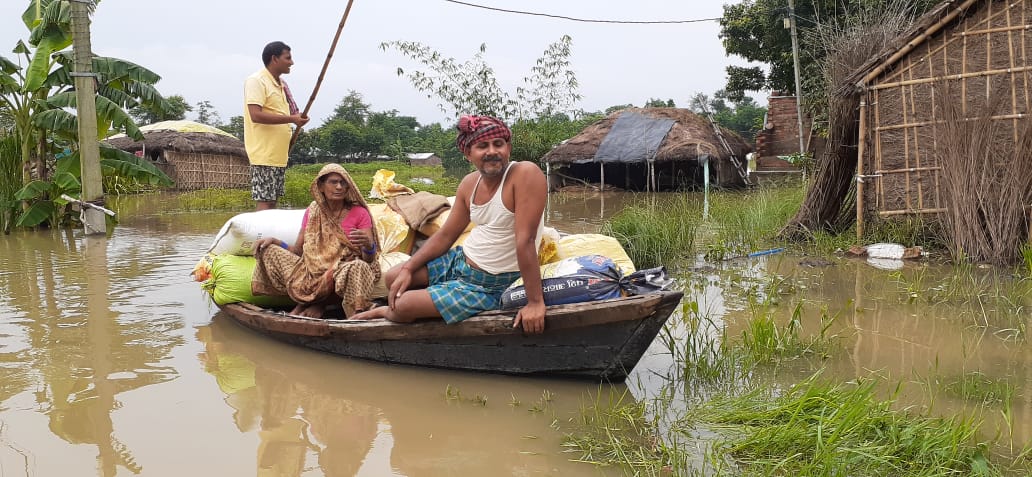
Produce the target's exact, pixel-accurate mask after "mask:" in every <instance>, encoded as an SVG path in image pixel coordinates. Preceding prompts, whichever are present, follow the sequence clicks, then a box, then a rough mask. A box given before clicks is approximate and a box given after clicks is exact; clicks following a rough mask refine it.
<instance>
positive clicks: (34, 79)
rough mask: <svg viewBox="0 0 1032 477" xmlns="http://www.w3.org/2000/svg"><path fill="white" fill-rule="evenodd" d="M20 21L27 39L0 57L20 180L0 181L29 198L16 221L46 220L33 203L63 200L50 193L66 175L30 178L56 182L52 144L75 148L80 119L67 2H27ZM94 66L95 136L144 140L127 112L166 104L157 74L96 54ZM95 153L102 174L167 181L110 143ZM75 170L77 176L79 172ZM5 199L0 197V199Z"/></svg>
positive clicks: (0, 91) (1, 89) (0, 105)
mask: <svg viewBox="0 0 1032 477" xmlns="http://www.w3.org/2000/svg"><path fill="white" fill-rule="evenodd" d="M93 6H95V5H91V11H92V8H93ZM22 20H23V22H24V23H25V26H26V27H27V28H28V31H29V37H28V40H27V42H26V41H18V42H17V44H16V45H15V47H14V49H13V50H12V52H13V53H14V55H15V56H13V57H10V58H8V57H4V56H0V109H4V110H6V112H7V115H8V116H9V117H11V118H12V120H13V123H14V134H15V135H16V136H17V137H18V143H19V148H18V149H19V151H20V153H21V163H22V164H23V167H22V168H21V170H22V174H21V177H20V178H18V177H5V176H0V181H17V182H19V183H20V184H19V185H20V186H21V187H20V189H19V190H18V196H19V197H20V198H21V197H25V198H21V199H19V200H23V201H26V202H28V203H30V204H33V205H29V206H28V208H26V210H25V211H24V213H23V214H22V215H21V217H19V219H18V220H17V223H18V224H19V225H22V224H29V223H32V222H34V221H35V220H36V219H38V218H39V217H40V216H41V215H46V216H47V217H44V220H49V219H51V218H53V217H51V216H50V215H51V214H41V213H40V212H51V210H50V209H49V208H48V207H50V206H48V205H41V206H39V208H38V209H35V211H34V212H33V210H34V209H33V207H34V204H36V203H37V202H40V201H51V202H52V205H53V206H54V207H56V208H55V209H54V210H59V209H60V207H58V206H59V205H63V204H59V201H55V199H54V197H58V196H54V195H53V193H54V192H58V191H60V190H63V188H64V187H65V186H68V185H69V184H70V182H69V181H68V180H67V177H62V179H61V181H62V184H52V185H53V186H54V187H42V186H40V185H33V184H34V181H41V182H55V181H57V180H58V174H57V173H55V174H54V175H53V177H51V171H50V170H49V169H50V168H49V166H48V164H51V163H52V161H48V160H47V159H48V158H51V157H53V153H54V152H55V151H54V144H56V143H67V144H70V145H71V146H72V148H73V149H77V148H76V147H75V144H76V143H77V142H78V129H77V127H78V121H77V119H76V116H75V114H74V113H73V112H72V111H71V110H74V108H75V107H76V98H75V93H74V81H73V78H72V75H71V71H72V53H71V50H70V49H69V47H70V46H71V44H72V36H71V8H70V4H69V0H31V1H30V2H29V6H28V8H27V9H26V10H25V13H24V14H23V15H22ZM92 66H93V72H94V73H95V74H96V75H97V76H96V78H97V96H96V104H97V108H96V109H97V124H98V135H99V136H101V137H99V138H98V139H102V138H103V137H107V136H109V135H111V134H114V133H117V132H124V133H125V134H126V135H127V136H129V137H132V138H134V139H138V140H140V139H143V135H142V133H140V130H139V128H138V127H137V126H136V124H135V122H133V120H132V117H131V116H129V114H128V113H127V112H126V111H127V110H129V109H130V108H133V107H136V106H140V105H144V106H148V107H152V108H155V109H157V110H164V109H168V108H170V107H171V105H170V104H169V103H168V101H166V100H165V98H164V97H162V95H161V94H160V93H159V92H158V90H157V89H156V88H155V87H154V84H155V83H157V82H158V80H160V79H161V77H160V76H159V75H158V74H156V73H154V72H153V71H151V70H148V69H147V68H145V67H143V66H140V65H137V64H135V63H132V62H129V61H125V60H121V59H118V58H111V57H104V56H94V58H93V61H92ZM104 149H106V150H104ZM101 152H102V164H101V167H102V171H103V173H104V174H105V175H108V176H111V175H114V176H119V177H123V178H127V179H133V180H136V181H138V182H142V183H145V184H154V185H169V184H171V181H170V180H169V178H168V177H167V176H166V175H165V174H164V173H162V172H161V171H160V170H159V169H157V168H156V167H154V166H152V165H151V164H149V163H148V162H147V161H142V160H139V158H137V157H136V156H134V155H132V154H128V153H121V151H115V150H112V149H110V148H103V149H102V151H101ZM76 157H77V155H76ZM58 162H62V161H58ZM31 171H35V174H32V173H31ZM73 176H74V177H76V178H77V177H78V172H76V173H75V174H73ZM76 180H78V179H76ZM0 189H2V188H0ZM8 189H11V188H8ZM4 199H5V198H3V197H0V202H2V201H3V200H4ZM30 212H31V213H30ZM58 221H59V220H58ZM53 222H54V221H52V220H51V223H53ZM39 223H41V222H37V223H36V224H37V225H38V224H39Z"/></svg>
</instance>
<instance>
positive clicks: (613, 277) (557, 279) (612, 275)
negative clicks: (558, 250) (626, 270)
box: [502, 255, 623, 310]
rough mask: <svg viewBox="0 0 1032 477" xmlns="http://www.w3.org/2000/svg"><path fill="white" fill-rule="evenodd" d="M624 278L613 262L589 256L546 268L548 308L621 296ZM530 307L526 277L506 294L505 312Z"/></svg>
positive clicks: (543, 273) (543, 275) (543, 285)
mask: <svg viewBox="0 0 1032 477" xmlns="http://www.w3.org/2000/svg"><path fill="white" fill-rule="evenodd" d="M621 276H623V273H622V272H621V271H620V267H619V266H617V265H616V263H614V262H613V260H612V259H610V258H608V257H603V256H601V255H585V256H583V257H574V258H567V259H564V260H560V261H558V262H555V263H550V264H548V265H544V266H542V267H541V289H542V291H543V292H544V298H545V304H546V305H563V304H566V303H579V302H584V301H594V300H605V299H609V298H617V297H619V296H620V277H621ZM526 304H527V292H526V289H525V288H524V286H523V279H522V278H520V279H518V280H516V281H515V282H513V284H512V285H510V286H509V288H506V289H505V291H504V292H502V309H503V310H508V309H513V308H519V307H521V306H523V305H526Z"/></svg>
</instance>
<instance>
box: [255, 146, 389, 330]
mask: <svg viewBox="0 0 1032 477" xmlns="http://www.w3.org/2000/svg"><path fill="white" fill-rule="evenodd" d="M310 191H311V193H312V198H313V199H315V200H313V201H312V203H311V205H309V206H308V209H307V210H305V215H304V218H303V219H302V220H301V230H300V231H299V232H298V234H297V240H296V241H294V245H293V246H291V247H288V246H287V244H286V242H284V241H282V240H280V239H278V238H275V237H266V238H263V239H260V240H258V241H257V242H255V244H254V255H255V258H256V259H257V266H256V267H255V269H254V275H253V276H252V278H251V292H252V293H254V294H255V295H288V296H290V298H291V299H292V300H294V302H295V303H297V306H296V307H295V308H294V309H293V310H292V311H291V312H290V313H291V314H294V315H300V316H307V317H311V318H321V317H322V315H323V311H324V310H325V308H326V306H327V305H330V304H332V303H340V304H341V307H342V308H343V309H344V314H345V316H351V315H353V314H354V313H355V312H357V311H361V310H365V309H367V308H369V306H371V303H370V302H369V295H370V293H371V292H372V289H373V284H374V283H376V281H377V280H379V278H380V264H379V262H378V261H377V259H376V255H377V250H378V249H379V240H378V238H377V236H376V230H375V228H374V227H373V219H372V215H371V214H370V213H369V207H368V206H367V205H366V203H365V200H364V199H363V198H362V194H361V193H360V192H359V190H358V187H357V186H355V181H353V180H352V179H351V175H350V174H348V172H347V171H346V170H344V168H343V167H341V166H340V165H339V164H327V165H326V166H324V167H323V168H322V170H320V171H319V174H318V175H317V176H316V177H315V180H313V181H312V186H311V188H310Z"/></svg>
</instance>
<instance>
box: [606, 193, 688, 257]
mask: <svg viewBox="0 0 1032 477" xmlns="http://www.w3.org/2000/svg"><path fill="white" fill-rule="evenodd" d="M698 211H699V205H698V203H696V202H695V201H692V200H690V199H688V198H687V197H679V198H677V199H676V200H674V201H672V202H667V203H664V204H662V205H656V204H653V203H648V202H641V203H639V204H637V205H633V206H630V207H627V208H625V209H624V210H622V211H620V212H619V213H618V214H616V215H615V216H613V217H612V218H611V219H610V220H609V221H608V222H606V223H605V224H603V225H602V231H601V232H602V233H603V234H605V235H609V236H612V237H615V238H616V239H617V240H619V241H620V244H621V245H623V247H624V250H625V251H626V252H627V255H628V256H629V257H630V258H631V261H633V262H634V264H635V265H636V266H637V267H638V268H651V267H657V266H660V265H666V264H671V263H673V262H679V261H682V260H685V259H690V258H691V257H693V256H694V255H695V236H696V229H697V228H698V226H699V218H698V217H699V212H698Z"/></svg>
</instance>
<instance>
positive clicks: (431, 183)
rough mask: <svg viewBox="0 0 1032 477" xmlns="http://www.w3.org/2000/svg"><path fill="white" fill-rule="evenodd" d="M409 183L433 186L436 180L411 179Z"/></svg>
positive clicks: (424, 178)
mask: <svg viewBox="0 0 1032 477" xmlns="http://www.w3.org/2000/svg"><path fill="white" fill-rule="evenodd" d="M409 183H410V184H426V185H433V184H434V180H433V179H431V178H429V177H413V178H411V179H409Z"/></svg>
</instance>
